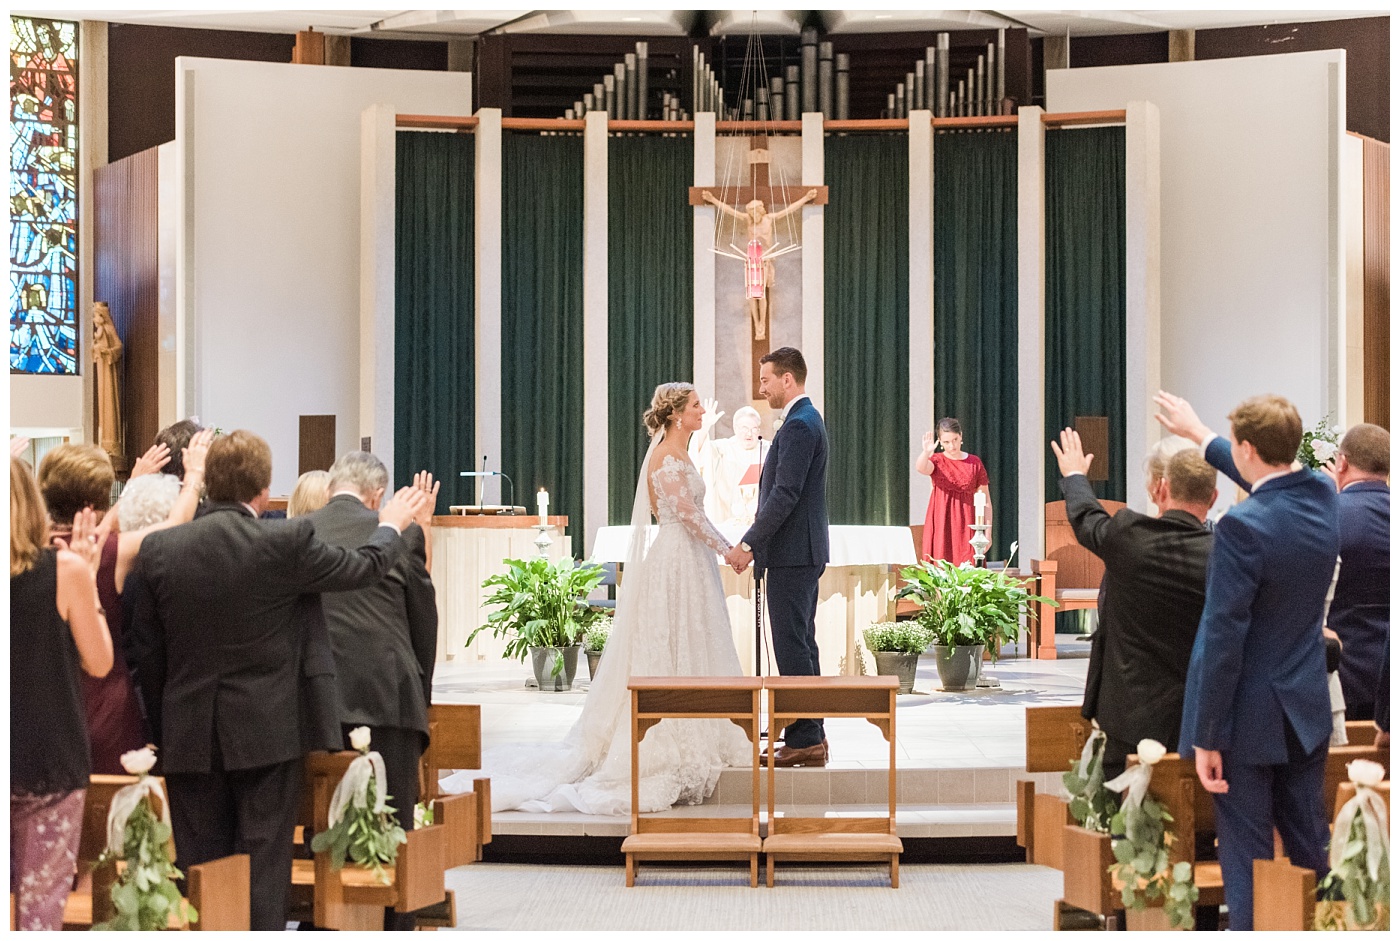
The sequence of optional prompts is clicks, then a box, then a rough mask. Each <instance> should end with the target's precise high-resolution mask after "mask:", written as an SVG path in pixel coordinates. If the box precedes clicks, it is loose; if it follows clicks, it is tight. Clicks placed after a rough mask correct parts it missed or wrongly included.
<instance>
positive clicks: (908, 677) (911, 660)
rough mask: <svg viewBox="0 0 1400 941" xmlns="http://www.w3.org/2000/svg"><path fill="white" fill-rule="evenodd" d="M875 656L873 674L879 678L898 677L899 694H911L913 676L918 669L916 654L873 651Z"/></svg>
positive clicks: (895, 651) (900, 651)
mask: <svg viewBox="0 0 1400 941" xmlns="http://www.w3.org/2000/svg"><path fill="white" fill-rule="evenodd" d="M871 653H873V654H874V655H875V672H876V673H878V674H879V675H880V676H897V677H899V691H900V692H901V693H912V692H913V691H914V675H915V673H916V672H917V670H918V668H919V655H918V654H916V653H905V652H904V651H902V650H873V651H871Z"/></svg>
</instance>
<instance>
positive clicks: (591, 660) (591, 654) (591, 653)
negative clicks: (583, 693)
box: [584, 650, 603, 683]
mask: <svg viewBox="0 0 1400 941" xmlns="http://www.w3.org/2000/svg"><path fill="white" fill-rule="evenodd" d="M584 654H585V655H587V657H588V681H589V682H590V683H591V682H593V678H594V677H595V676H597V675H598V661H599V660H602V659H603V651H601V650H585V651H584Z"/></svg>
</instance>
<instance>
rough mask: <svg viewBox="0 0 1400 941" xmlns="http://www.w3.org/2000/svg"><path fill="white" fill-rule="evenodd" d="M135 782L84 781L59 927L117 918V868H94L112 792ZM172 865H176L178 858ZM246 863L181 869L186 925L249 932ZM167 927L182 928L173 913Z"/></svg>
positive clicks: (227, 860) (239, 858) (103, 777)
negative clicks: (189, 915) (74, 863)
mask: <svg viewBox="0 0 1400 941" xmlns="http://www.w3.org/2000/svg"><path fill="white" fill-rule="evenodd" d="M136 780H137V779H136V777H134V776H131V775H125V774H94V775H92V776H91V778H89V779H88V790H87V797H86V800H85V801H84V803H83V830H82V835H81V836H80V837H79V842H78V887H77V888H76V889H74V890H73V891H72V892H70V893H69V895H68V901H67V902H66V903H65V904H64V907H63V926H64V928H78V929H87V928H91V927H92V926H93V925H94V924H98V923H101V922H104V921H109V920H110V919H112V918H113V917H115V916H116V914H117V912H116V909H115V907H113V905H112V885H113V883H115V882H116V880H117V875H118V869H117V866H116V865H112V864H108V865H105V866H96V865H95V864H96V863H97V860H98V857H100V856H101V855H102V851H103V850H104V849H106V847H107V814H108V813H109V812H110V810H111V808H112V799H113V798H114V797H116V794H117V791H119V790H121V789H122V788H124V787H126V786H127V785H128V784H134V783H136ZM157 813H159V808H157ZM172 848H173V844H172ZM175 863H176V865H179V863H180V860H179V856H178V855H177V856H176V858H175ZM248 864H249V858H248V856H247V855H244V854H238V855H234V856H224V857H222V858H220V859H215V860H211V861H209V862H207V863H200V864H199V865H197V866H188V867H182V868H184V869H185V880H186V888H187V891H188V900H189V903H190V904H191V905H193V906H194V908H195V911H196V912H198V913H199V921H198V922H197V923H195V924H193V925H191V926H190V927H191V929H193V930H195V931H247V930H249V928H250V926H251V918H252V905H251V902H250V895H249V869H248ZM12 898H13V897H12ZM12 904H13V901H12ZM12 917H13V913H12ZM170 927H172V928H180V927H183V925H182V923H181V922H180V920H179V918H178V917H177V916H176V915H174V914H172V915H171V918H170Z"/></svg>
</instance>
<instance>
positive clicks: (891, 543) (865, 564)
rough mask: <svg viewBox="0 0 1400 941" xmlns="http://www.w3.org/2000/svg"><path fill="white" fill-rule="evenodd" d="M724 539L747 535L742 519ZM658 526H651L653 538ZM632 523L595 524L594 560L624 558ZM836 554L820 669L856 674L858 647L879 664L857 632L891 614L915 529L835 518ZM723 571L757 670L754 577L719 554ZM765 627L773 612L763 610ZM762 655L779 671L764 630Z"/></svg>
mask: <svg viewBox="0 0 1400 941" xmlns="http://www.w3.org/2000/svg"><path fill="white" fill-rule="evenodd" d="M719 528H720V531H721V532H723V533H724V536H725V538H726V539H728V540H729V541H730V542H731V543H737V542H738V541H739V540H740V539H742V538H743V535H744V529H743V527H732V526H731V527H726V526H721V527H719ZM656 529H657V527H655V526H653V527H651V535H652V537H653V538H654V537H655V534H656ZM631 534H632V528H631V527H630V526H605V527H603V528H602V529H600V530H598V535H597V538H596V539H595V540H594V543H593V554H592V555H591V556H590V557H589V561H591V562H616V563H625V562H626V561H627V546H628V541H629V540H630V539H631ZM830 534H831V537H830V538H831V561H830V562H829V563H827V566H826V571H825V572H824V573H822V577H821V582H820V583H819V585H818V595H817V647H818V649H819V650H820V652H821V667H822V673H823V674H827V675H834V674H840V673H846V674H857V673H859V672H860V670H859V668H858V665H857V663H858V661H857V658H856V655H855V653H856V648H857V646H859V647H860V648H861V649H862V656H864V657H865V663H866V672H868V673H874V672H875V662H874V658H873V657H871V656H870V654H869V652H868V651H865V650H864V646H865V645H864V643H863V642H862V641H861V637H860V634H861V632H862V631H863V630H865V628H867V627H869V626H870V625H871V624H873V623H875V622H877V621H892V620H894V594H895V591H896V590H897V588H896V583H897V581H898V577H899V569H900V568H902V567H904V566H906V565H913V564H914V562H915V561H916V558H917V555H916V552H915V549H914V537H913V535H912V533H911V532H910V530H909V527H907V526H832V527H830ZM716 559H717V561H718V563H719V567H720V578H721V581H722V582H723V583H724V592H725V602H726V604H727V605H728V607H729V627H730V630H731V631H732V633H733V636H734V646H735V648H737V649H738V651H739V663H740V664H741V665H742V666H743V669H744V671H745V672H746V673H748V674H750V675H752V674H753V673H754V665H753V664H754V577H753V569H752V568H750V569H749V570H748V571H746V572H745V573H744V574H743V575H736V574H734V570H733V569H731V568H730V567H729V566H728V565H726V564H725V563H724V561H723V560H722V559H718V557H716ZM618 581H619V584H620V585H621V584H624V583H625V581H626V571H625V567H624V570H623V571H621V572H620V574H619V578H618ZM764 625H765V629H764V632H765V634H766V633H767V625H768V615H767V612H766V611H765V612H764ZM765 645H766V647H765V651H764V654H763V662H764V666H765V670H764V672H765V673H770V674H776V673H777V672H778V667H777V664H776V663H774V662H773V660H772V654H771V651H772V647H771V643H770V642H768V641H767V639H766V638H765Z"/></svg>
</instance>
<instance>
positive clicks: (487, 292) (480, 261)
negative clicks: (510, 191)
mask: <svg viewBox="0 0 1400 941" xmlns="http://www.w3.org/2000/svg"><path fill="white" fill-rule="evenodd" d="M476 116H477V125H476V373H475V375H476V455H475V456H474V458H475V459H474V460H473V462H472V464H473V466H475V465H476V460H479V459H480V458H482V457H485V458H486V460H487V466H488V467H489V468H490V469H492V470H499V469H500V468H501V408H502V405H503V402H502V394H503V393H502V389H501V109H500V108H482V109H481V110H480V111H478V112H477V113H476ZM526 496H528V494H526Z"/></svg>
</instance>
